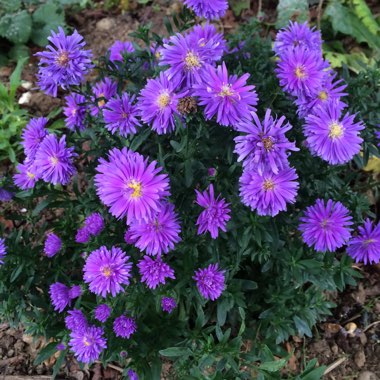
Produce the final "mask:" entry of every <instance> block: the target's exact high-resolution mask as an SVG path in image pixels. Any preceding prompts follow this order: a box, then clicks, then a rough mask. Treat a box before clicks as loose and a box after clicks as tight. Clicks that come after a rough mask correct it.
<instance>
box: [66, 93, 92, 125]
mask: <svg viewBox="0 0 380 380" xmlns="http://www.w3.org/2000/svg"><path fill="white" fill-rule="evenodd" d="M65 101H66V106H65V107H63V113H64V114H65V116H66V118H65V123H66V127H67V128H69V129H70V130H72V131H75V130H76V129H78V130H79V131H83V130H84V129H85V128H86V126H85V124H84V120H85V118H86V110H87V106H86V105H85V103H86V98H85V97H84V96H83V95H80V94H76V93H72V94H70V95H68V96H66V97H65Z"/></svg>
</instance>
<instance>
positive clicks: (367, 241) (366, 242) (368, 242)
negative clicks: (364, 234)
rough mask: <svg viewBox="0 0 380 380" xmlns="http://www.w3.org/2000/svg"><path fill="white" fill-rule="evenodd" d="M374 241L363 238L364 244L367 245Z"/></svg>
mask: <svg viewBox="0 0 380 380" xmlns="http://www.w3.org/2000/svg"><path fill="white" fill-rule="evenodd" d="M374 242H375V240H374V239H368V240H364V242H363V244H364V245H369V244H371V243H374Z"/></svg>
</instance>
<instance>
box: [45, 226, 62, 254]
mask: <svg viewBox="0 0 380 380" xmlns="http://www.w3.org/2000/svg"><path fill="white" fill-rule="evenodd" d="M61 248H62V240H61V239H60V238H59V237H58V236H57V235H56V234H54V233H52V232H51V233H49V234H48V235H47V237H46V240H45V245H44V253H45V255H46V256H47V257H53V256H55V255H56V254H57V253H58V252H59V251H60V250H61Z"/></svg>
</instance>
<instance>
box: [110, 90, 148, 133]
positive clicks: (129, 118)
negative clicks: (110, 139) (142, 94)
mask: <svg viewBox="0 0 380 380" xmlns="http://www.w3.org/2000/svg"><path fill="white" fill-rule="evenodd" d="M134 99H135V96H134V95H133V96H131V97H130V96H129V95H128V94H127V93H124V94H123V96H122V97H121V98H120V96H118V95H117V96H116V97H114V98H112V99H111V100H110V101H108V103H107V104H106V106H105V108H104V109H103V117H104V122H105V123H106V125H105V127H106V129H108V130H109V131H110V132H111V133H112V134H114V133H115V132H118V133H119V135H120V136H123V137H127V136H128V135H134V134H135V133H136V132H137V130H136V127H139V126H140V125H141V124H140V123H139V121H138V120H137V116H138V114H139V111H138V109H137V106H136V105H134V104H133V101H134Z"/></svg>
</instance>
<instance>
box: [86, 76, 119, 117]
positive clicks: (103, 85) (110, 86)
mask: <svg viewBox="0 0 380 380" xmlns="http://www.w3.org/2000/svg"><path fill="white" fill-rule="evenodd" d="M116 93H117V83H116V82H114V81H113V80H112V79H110V78H104V79H103V80H102V81H101V82H99V83H97V84H96V85H95V87H94V95H95V96H94V97H93V102H94V103H96V105H95V106H93V107H91V115H92V116H96V115H97V114H98V113H99V109H102V108H104V106H105V105H106V104H107V102H108V100H110V99H111V98H112V97H114V96H115V95H116Z"/></svg>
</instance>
